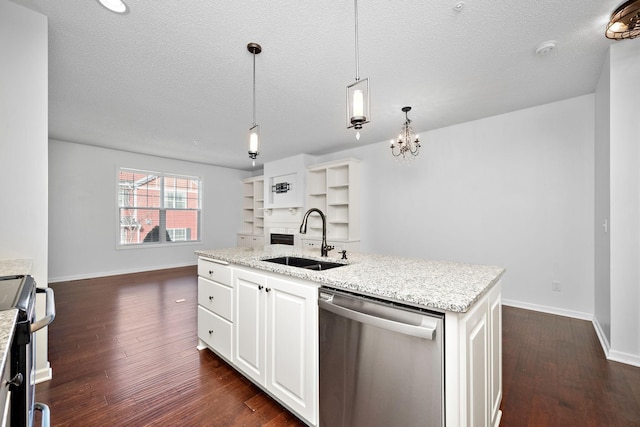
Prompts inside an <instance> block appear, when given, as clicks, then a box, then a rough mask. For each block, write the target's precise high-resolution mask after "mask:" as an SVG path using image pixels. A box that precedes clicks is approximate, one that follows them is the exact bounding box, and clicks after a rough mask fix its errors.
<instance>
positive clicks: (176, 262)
mask: <svg viewBox="0 0 640 427" xmlns="http://www.w3.org/2000/svg"><path fill="white" fill-rule="evenodd" d="M118 167H129V168H137V169H144V170H152V171H159V172H170V173H176V174H187V175H196V176H200V177H201V178H202V180H203V194H202V201H203V205H202V219H201V222H202V230H201V231H202V242H201V243H193V244H191V243H190V244H175V245H170V246H167V247H145V248H135V249H131V248H126V249H116V240H117V238H118V233H117V230H118V227H117V224H118V217H117V211H116V208H115V205H116V201H117V197H116V171H117V168H118ZM249 175H250V174H249V172H244V171H239V170H235V169H228V168H221V167H216V166H208V165H204V164H199V163H191V162H183V161H177V160H171V159H166V158H161V157H154V156H146V155H141V154H133V153H128V152H123V151H118V150H108V149H103V148H97V147H92V146H88V145H83V144H74V143H69V142H62V141H55V140H51V141H50V142H49V224H50V225H49V279H50V281H51V282H55V281H61V280H73V279H79V278H87V277H98V276H107V275H113V274H122V273H130V272H138V271H146V270H155V269H162V268H170V267H178V266H184V265H195V264H196V256H195V255H194V253H193V252H194V250H197V249H204V248H220V247H229V246H235V245H236V233H237V232H238V230H240V218H241V215H240V213H241V211H240V206H241V200H242V187H241V181H240V180H241V179H242V178H246V177H247V176H249Z"/></svg>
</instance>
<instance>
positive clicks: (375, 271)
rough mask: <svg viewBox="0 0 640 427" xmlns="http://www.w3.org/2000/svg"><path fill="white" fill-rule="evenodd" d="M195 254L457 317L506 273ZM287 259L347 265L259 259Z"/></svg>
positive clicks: (385, 261)
mask: <svg viewBox="0 0 640 427" xmlns="http://www.w3.org/2000/svg"><path fill="white" fill-rule="evenodd" d="M195 253H196V255H199V256H202V257H205V258H212V259H216V260H220V261H225V262H228V263H230V264H236V265H242V266H247V267H252V268H256V269H260V270H266V271H270V272H273V273H279V274H283V275H287V276H292V277H297V278H300V279H306V280H311V281H314V282H317V283H319V284H321V285H323V286H328V287H331V288H335V289H344V290H347V291H352V292H356V293H360V294H363V295H370V296H374V297H379V298H384V299H386V300H390V301H397V302H402V303H405V304H410V305H414V306H419V307H426V308H432V309H437V310H444V311H451V312H457V313H465V312H467V311H468V310H469V308H471V306H473V304H474V303H475V302H476V301H477V300H478V299H480V297H481V296H482V295H484V294H485V293H486V292H487V291H488V290H489V289H490V288H491V287H492V286H493V285H494V284H495V283H497V282H498V280H499V279H500V277H501V276H502V275H503V274H504V272H505V269H504V268H502V267H496V266H486V265H475V264H464V263H458V262H450V261H433V260H426V259H419V258H408V257H399V256H389V255H378V254H365V253H355V252H350V253H347V257H348V259H347V260H341V259H340V253H338V254H337V255H338V256H335V257H332V256H329V257H327V258H321V257H320V250H319V249H318V248H313V249H303V250H301V249H294V248H292V247H291V246H286V245H268V246H265V247H261V248H246V247H244V248H227V249H211V250H198V251H196V252H195ZM330 254H331V253H330ZM286 255H289V256H301V257H307V258H314V259H318V260H325V261H332V262H338V263H344V264H347V265H346V266H344V267H338V268H334V269H331V270H325V271H311V270H306V269H303V268H298V267H290V266H286V265H281V264H274V263H270V262H265V261H262V260H263V259H266V258H273V257H277V256H286Z"/></svg>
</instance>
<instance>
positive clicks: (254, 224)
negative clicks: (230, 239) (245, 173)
mask: <svg viewBox="0 0 640 427" xmlns="http://www.w3.org/2000/svg"><path fill="white" fill-rule="evenodd" d="M260 238H261V239H262V240H260ZM259 240H260V242H261V243H262V244H260V245H258V242H259ZM262 245H264V179H263V177H262V176H256V177H253V178H246V179H243V180H242V229H241V230H240V233H239V234H238V246H262Z"/></svg>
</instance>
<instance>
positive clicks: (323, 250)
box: [300, 208, 334, 256]
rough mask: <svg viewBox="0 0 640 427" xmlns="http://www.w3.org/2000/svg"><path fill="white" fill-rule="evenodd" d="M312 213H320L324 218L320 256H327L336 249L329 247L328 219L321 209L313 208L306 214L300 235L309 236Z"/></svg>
mask: <svg viewBox="0 0 640 427" xmlns="http://www.w3.org/2000/svg"><path fill="white" fill-rule="evenodd" d="M312 212H318V214H320V218H322V246H320V256H327V254H328V253H329V251H330V250H332V249H333V248H334V247H333V246H329V245H327V218H326V217H325V216H324V214H323V213H322V211H321V210H320V209H317V208H311V209H309V210H308V211H307V212H306V213H305V214H304V216H303V217H302V224H300V234H307V219H308V218H309V214H311V213H312Z"/></svg>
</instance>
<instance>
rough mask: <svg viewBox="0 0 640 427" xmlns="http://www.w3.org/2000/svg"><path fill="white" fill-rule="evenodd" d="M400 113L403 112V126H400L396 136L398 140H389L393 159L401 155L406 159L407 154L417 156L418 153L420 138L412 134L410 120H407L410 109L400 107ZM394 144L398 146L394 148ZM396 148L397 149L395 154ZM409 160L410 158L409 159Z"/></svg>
mask: <svg viewBox="0 0 640 427" xmlns="http://www.w3.org/2000/svg"><path fill="white" fill-rule="evenodd" d="M402 111H403V112H404V117H405V119H404V124H403V125H402V131H401V132H400V135H398V140H397V141H394V140H393V139H392V140H391V154H393V155H394V156H395V157H398V156H400V155H401V154H402V158H403V159H406V158H407V154H411V155H412V156H417V155H418V152H419V151H420V138H419V136H418V135H416V134H414V133H413V128H412V127H411V119H409V115H408V113H409V111H411V107H402ZM396 144H398V145H397V146H396ZM396 148H397V149H398V150H397V152H396ZM409 158H411V157H409Z"/></svg>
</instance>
